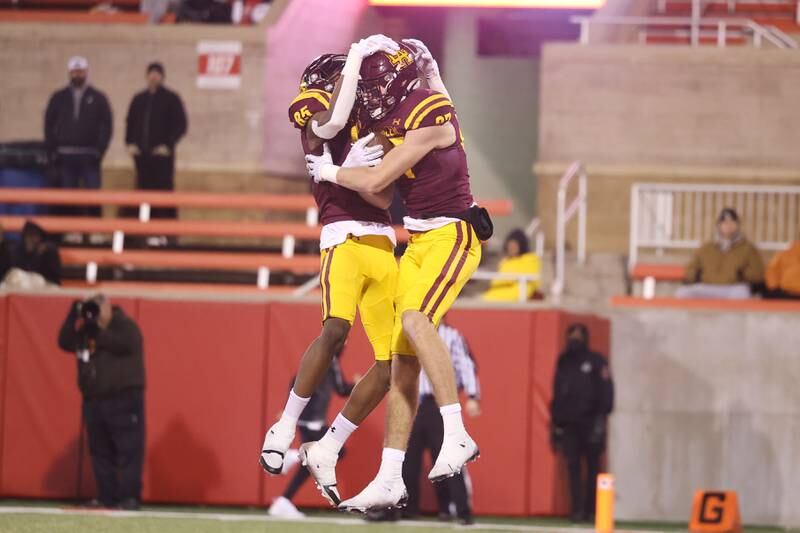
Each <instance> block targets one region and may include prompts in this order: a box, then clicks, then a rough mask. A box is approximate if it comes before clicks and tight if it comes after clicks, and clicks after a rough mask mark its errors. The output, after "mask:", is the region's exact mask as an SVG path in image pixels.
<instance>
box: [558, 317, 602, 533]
mask: <svg viewBox="0 0 800 533" xmlns="http://www.w3.org/2000/svg"><path fill="white" fill-rule="evenodd" d="M613 407H614V384H613V382H612V380H611V374H610V372H609V369H608V362H607V361H606V359H605V358H604V357H603V356H602V355H600V354H598V353H596V352H592V351H591V350H590V349H589V330H588V329H587V328H586V326H585V325H583V324H580V323H575V324H571V325H570V326H569V328H568V329H567V347H566V350H564V352H562V354H561V355H560V356H559V358H558V366H557V368H556V375H555V380H554V384H553V401H552V403H551V405H550V419H551V433H550V439H551V444H552V445H553V449H554V450H561V451H562V452H563V453H564V456H565V457H566V459H567V469H568V471H569V493H570V501H571V518H572V520H573V521H575V522H579V521H591V520H592V519H593V516H594V511H595V488H596V485H597V474H598V472H599V470H600V456H601V455H602V454H603V451H604V449H605V443H606V419H607V417H608V415H609V414H610V413H611V410H612V409H613ZM584 460H585V461H586V472H587V477H586V479H585V480H584V479H582V476H581V473H582V470H583V465H582V462H583V461H584Z"/></svg>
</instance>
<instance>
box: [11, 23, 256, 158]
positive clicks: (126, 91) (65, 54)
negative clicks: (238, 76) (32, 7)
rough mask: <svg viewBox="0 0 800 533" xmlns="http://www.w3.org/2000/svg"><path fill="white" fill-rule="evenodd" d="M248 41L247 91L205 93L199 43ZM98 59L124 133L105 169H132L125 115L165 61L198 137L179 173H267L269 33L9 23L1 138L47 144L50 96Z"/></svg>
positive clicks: (97, 71)
mask: <svg viewBox="0 0 800 533" xmlns="http://www.w3.org/2000/svg"><path fill="white" fill-rule="evenodd" d="M203 39H211V40H236V41H242V44H243V47H244V50H243V55H242V87H241V89H239V90H228V91H210V90H201V89H197V88H196V85H195V80H196V76H197V51H196V46H197V42H198V41H199V40H203ZM76 54H81V55H85V56H86V57H87V58H88V59H89V63H90V72H89V78H90V81H91V83H92V84H93V85H95V86H96V87H97V88H99V89H100V90H102V91H103V92H105V93H106V95H107V96H108V97H109V99H110V101H111V105H112V110H113V112H114V136H113V139H112V143H111V148H110V149H109V152H108V154H107V155H106V160H105V164H106V166H111V167H120V166H121V167H130V166H131V162H130V159H129V157H128V156H127V154H126V153H125V150H124V145H123V143H124V131H125V130H124V127H125V114H126V113H127V109H128V104H129V103H130V100H131V98H132V97H133V95H134V93H135V92H137V91H139V90H141V89H143V88H144V69H145V67H146V66H147V64H148V63H149V62H151V61H154V60H160V61H162V62H163V63H164V66H165V68H166V72H167V85H169V86H170V87H172V88H173V89H175V90H176V91H177V92H178V93H179V94H180V95H181V97H182V98H183V101H184V105H185V106H186V109H187V113H188V115H189V133H188V135H187V137H186V138H185V139H184V140H183V141H182V142H181V143H180V144H179V145H178V167H179V168H180V169H192V170H225V171H255V170H261V169H262V168H263V164H262V159H263V157H262V150H263V141H262V139H263V134H262V127H261V122H262V121H261V115H262V112H263V111H262V107H263V106H262V98H263V79H264V30H263V29H261V28H240V27H226V26H213V25H178V26H171V27H165V26H126V25H112V26H100V25H73V24H64V25H54V24H20V23H6V24H0V70H2V72H4V76H3V78H4V79H3V89H2V103H0V141H10V140H19V139H37V138H42V137H43V133H42V123H43V120H44V119H43V117H44V110H45V107H46V105H47V100H48V98H49V96H50V94H51V93H52V92H53V91H54V90H56V89H58V88H60V87H62V86H64V85H65V84H66V81H67V72H66V63H67V59H68V58H69V57H70V56H72V55H76Z"/></svg>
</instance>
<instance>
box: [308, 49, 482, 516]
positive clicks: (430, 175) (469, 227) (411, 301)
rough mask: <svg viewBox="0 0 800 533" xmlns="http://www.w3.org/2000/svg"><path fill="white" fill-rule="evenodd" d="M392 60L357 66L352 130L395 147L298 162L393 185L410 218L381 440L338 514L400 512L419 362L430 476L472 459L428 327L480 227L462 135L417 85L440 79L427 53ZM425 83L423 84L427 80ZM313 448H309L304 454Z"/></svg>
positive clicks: (355, 183) (330, 177) (447, 367)
mask: <svg viewBox="0 0 800 533" xmlns="http://www.w3.org/2000/svg"><path fill="white" fill-rule="evenodd" d="M407 44H410V45H412V46H414V47H415V48H417V50H413V49H412V48H409V46H408V45H406V44H404V45H403V46H402V48H401V50H400V51H399V52H398V53H396V54H387V53H376V54H374V55H372V56H370V57H368V58H366V59H365V60H364V62H363V64H362V66H361V71H360V73H361V80H360V81H359V89H358V93H359V111H360V114H359V125H360V127H361V133H362V134H363V133H366V132H370V133H378V134H381V135H383V136H385V137H387V138H388V139H389V140H390V141H391V142H392V144H393V145H394V148H393V149H392V150H391V151H389V152H388V153H387V154H386V155H385V157H383V160H382V162H381V163H380V164H379V165H377V166H373V167H370V168H368V167H365V166H362V167H360V168H342V167H340V166H339V165H335V164H334V163H333V160H332V158H331V155H330V152H329V150H328V149H327V148H326V149H325V150H324V151H323V154H322V155H316V154H309V155H307V156H306V161H307V163H308V170H309V174H310V175H311V176H312V177H313V178H314V180H315V181H318V182H330V183H334V184H337V185H339V186H343V187H346V188H348V189H351V190H353V191H358V192H362V193H373V194H374V193H376V192H378V191H383V190H385V189H386V188H387V187H388V186H390V185H391V184H393V183H396V184H397V187H398V188H399V191H400V193H401V195H402V197H403V200H404V203H405V205H406V208H407V209H408V213H409V216H408V217H406V218H405V219H404V224H405V227H406V228H407V229H408V230H409V231H410V232H411V238H410V241H409V245H408V248H407V249H406V252H405V254H404V255H403V257H402V259H401V260H400V270H399V275H398V283H397V294H396V297H395V313H396V315H395V325H394V331H393V335H392V375H391V389H390V391H389V405H388V407H389V408H388V413H387V418H386V436H385V440H384V449H383V454H382V461H381V466H380V469H379V471H378V475H377V477H376V478H375V479H374V480H373V481H372V482H371V483H370V484H369V485H367V487H366V488H365V489H364V490H363V491H362V492H361V493H360V494H358V495H357V496H355V497H353V498H351V499H349V500H347V501H344V502H342V503H341V504H340V506H339V508H340V509H343V510H359V511H366V510H369V509H380V508H389V507H395V506H400V505H402V504H403V499H404V497H405V494H406V491H405V485H404V484H403V478H402V464H403V460H404V457H405V449H406V447H407V443H408V438H409V433H410V430H411V425H412V422H413V418H414V414H415V412H416V407H417V393H418V384H417V381H418V376H419V371H420V363H421V364H422V367H424V369H425V373H426V374H427V375H428V377H429V379H430V381H431V384H432V385H433V390H434V396H435V398H436V401H437V403H438V405H439V410H440V413H441V415H442V419H443V423H444V439H443V442H442V447H441V451H440V453H439V456H438V457H437V459H436V462H435V463H434V466H433V469H432V470H431V471H430V473H429V475H428V478H429V479H430V480H431V481H434V482H436V481H441V480H443V479H446V478H448V477H451V476H454V475H456V474H457V473H459V472H460V471H461V469H462V468H463V466H464V464H466V463H467V462H469V461H471V460H474V459H476V458H477V457H478V455H479V452H478V446H477V445H476V443H475V441H474V440H473V439H472V438H471V437H470V436H469V434H468V433H467V431H466V429H465V428H464V423H463V420H462V417H461V405H460V404H459V400H458V393H457V391H456V383H455V377H454V373H453V367H452V363H451V359H450V356H449V354H448V353H447V349H446V347H445V346H444V344H443V343H442V341H441V339H440V338H439V336H438V335H437V333H436V329H435V328H436V325H437V324H438V323H439V321H440V320H441V318H442V316H443V315H444V314H445V313H446V312H447V311H448V309H449V308H450V306H451V305H452V304H453V302H454V301H455V299H456V297H457V296H458V294H459V293H460V291H461V289H462V288H463V286H464V285H465V284H466V282H467V281H468V280H469V278H470V276H471V275H472V273H473V272H474V271H475V269H476V268H477V266H478V263H479V262H480V257H481V243H480V239H479V238H478V234H477V233H476V229H477V228H482V231H481V235H482V236H483V237H484V238H488V235H489V234H490V232H488V231H486V228H485V227H484V226H485V223H483V222H485V221H482V220H481V219H480V217H479V216H478V213H480V212H481V210H480V209H478V208H477V207H476V206H475V204H474V202H473V198H472V194H471V192H470V183H469V172H468V169H467V159H466V153H465V151H464V145H463V139H462V137H461V131H460V128H459V124H458V119H457V117H456V114H455V109H454V108H453V104H452V103H451V102H450V99H449V98H448V97H447V96H446V94H443V93H441V92H437V91H435V90H431V89H422V88H419V79H418V77H417V67H416V66H415V58H414V54H415V53H416V55H417V58H416V61H417V66H418V67H419V68H420V70H421V72H422V74H423V75H424V77H425V78H426V79H428V80H436V79H438V80H441V77H440V76H439V73H438V67H437V65H436V62H435V61H434V60H433V58H432V57H431V56H430V53H429V52H428V51H427V49H425V48H424V45H423V46H422V47H420V46H419V44H421V43H419V44H416V43H414V42H411V43H407ZM429 83H430V82H429ZM314 447H316V445H312V446H311V449H313V448H314Z"/></svg>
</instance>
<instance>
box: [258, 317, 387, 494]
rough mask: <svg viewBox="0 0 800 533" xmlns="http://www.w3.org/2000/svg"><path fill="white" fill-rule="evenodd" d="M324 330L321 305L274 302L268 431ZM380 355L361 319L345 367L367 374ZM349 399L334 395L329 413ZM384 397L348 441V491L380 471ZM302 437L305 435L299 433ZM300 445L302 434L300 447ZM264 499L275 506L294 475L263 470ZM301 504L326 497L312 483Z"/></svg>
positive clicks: (344, 487)
mask: <svg viewBox="0 0 800 533" xmlns="http://www.w3.org/2000/svg"><path fill="white" fill-rule="evenodd" d="M320 329H321V324H320V309H319V305H315V304H309V303H272V304H270V314H269V331H270V338H269V348H268V350H267V353H268V354H270V355H269V357H268V358H267V363H266V391H267V395H266V396H267V397H266V401H265V405H266V410H265V417H264V420H263V423H262V425H261V431H262V434H263V432H264V431H265V430H266V428H267V427H269V426H270V425H271V424H272V423H273V422H274V421H275V420H276V418H277V416H278V415H279V414H280V412H281V410H282V409H283V406H284V404H285V403H286V396H287V394H288V393H289V387H290V383H291V379H292V376H293V375H294V374H295V373H296V371H297V366H298V363H299V361H300V358H301V357H302V355H303V353H304V352H305V350H306V348H307V347H308V345H309V344H310V343H311V342H312V341H313V340H314V339H315V338H316V337H317V336H318V335H319V333H320ZM373 362H374V355H373V353H372V348H371V347H370V344H369V341H368V340H367V337H366V335H365V334H364V330H363V328H362V327H361V325H360V322H359V321H358V320H357V321H356V325H355V326H354V327H353V329H352V330H351V332H350V336H349V338H348V341H347V345H346V347H345V350H344V352H343V354H342V369H343V371H344V373H345V376H347V378H348V379H349V380H350V381H353V380H354V377H355V375H356V374H361V375H363V374H364V373H366V371H367V369H369V367H370V366H371V365H372V364H373ZM345 401H346V399H343V398H338V397H336V396H334V401H333V402H331V406H330V409H329V411H328V413H329V417H330V418H333V417H334V416H336V413H338V412H339V411H340V410H341V408H342V407H343V406H344V403H345ZM384 404H385V402H383V403H382V404H381V405H380V406H378V408H377V409H376V410H375V411H374V412H373V413H372V415H371V416H370V417H368V418H367V420H366V421H365V422H364V423H363V424H362V425H361V426H360V427H359V428H358V430H357V431H356V432H355V433H354V434H353V437H352V438H351V439H350V440H349V441H348V443H347V446H346V455H345V457H344V458H343V459H342V460H341V462H340V465H341V467H340V468H339V476H338V479H337V481H338V483H339V490H340V492H341V493H342V495H352V494H354V493H356V492H358V491H360V490H361V489H362V488H363V487H364V486H365V485H366V484H367V483H369V481H371V479H372V477H373V476H374V475H375V473H377V471H378V464H379V462H380V454H381V443H382V440H383V418H384V412H385V411H384V409H385V408H384ZM298 437H299V435H298ZM298 445H299V439H298V440H297V441H296V442H295V445H294V447H297V446H298ZM263 480H264V483H263V489H262V493H261V503H262V504H263V505H269V504H270V503H271V502H272V500H273V499H274V498H275V497H277V496H279V495H280V494H281V493H282V492H283V489H284V488H285V486H286V484H287V483H288V482H289V478H288V477H283V476H278V477H272V476H268V475H266V474H264V475H263ZM296 503H297V504H298V505H310V506H321V505H324V501H323V500H322V498H321V496H320V495H319V493H318V492H317V490H316V489H315V488H314V484H313V483H311V482H309V483H308V484H307V485H306V486H305V487H303V489H302V490H301V491H300V492H299V493H298V495H297V497H296Z"/></svg>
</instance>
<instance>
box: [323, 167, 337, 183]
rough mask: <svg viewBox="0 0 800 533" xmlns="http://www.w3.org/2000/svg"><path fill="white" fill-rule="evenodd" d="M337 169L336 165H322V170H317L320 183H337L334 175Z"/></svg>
mask: <svg viewBox="0 0 800 533" xmlns="http://www.w3.org/2000/svg"><path fill="white" fill-rule="evenodd" d="M339 168H340V167H338V166H336V165H331V164H330V163H325V164H324V165H322V168H321V169H320V170H319V177H320V179H321V180H322V181H329V182H331V183H337V181H336V175H337V174H338V173H339Z"/></svg>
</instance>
